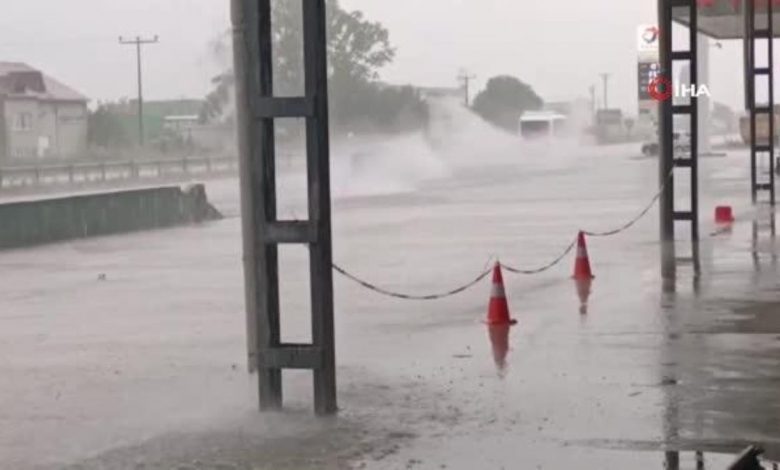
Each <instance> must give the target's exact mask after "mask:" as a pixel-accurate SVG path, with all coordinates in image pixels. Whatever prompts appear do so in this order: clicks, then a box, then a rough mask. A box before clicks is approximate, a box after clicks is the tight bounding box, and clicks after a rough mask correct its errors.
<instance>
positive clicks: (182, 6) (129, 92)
mask: <svg viewBox="0 0 780 470" xmlns="http://www.w3.org/2000/svg"><path fill="white" fill-rule="evenodd" d="M342 4H343V5H344V6H345V7H347V8H348V9H361V10H363V11H364V12H365V13H366V14H367V16H368V17H369V18H371V19H374V20H379V21H382V22H383V23H384V24H385V25H386V26H387V27H388V28H389V30H390V33H391V40H392V42H393V43H394V45H395V46H396V47H397V49H398V55H397V59H396V61H395V63H394V64H392V65H391V66H389V67H388V68H387V69H386V70H384V71H383V73H382V78H383V79H385V80H387V81H390V82H396V83H407V82H408V83H413V84H420V85H437V86H452V85H454V84H455V76H456V74H457V73H458V70H459V69H460V68H462V67H466V68H468V69H469V70H470V71H471V72H473V73H475V74H477V76H478V77H479V79H480V80H479V81H478V83H477V86H481V85H482V84H483V83H484V79H485V78H488V77H490V76H492V75H496V74H500V73H509V74H513V75H516V76H518V77H519V78H521V79H522V80H524V81H526V82H528V83H530V84H531V85H532V86H533V87H534V88H535V89H536V90H537V91H538V92H539V93H540V94H541V95H542V96H543V97H544V98H545V99H546V100H548V101H555V100H565V99H572V98H576V97H585V96H587V94H588V87H589V86H590V85H592V84H598V83H600V82H599V77H598V74H599V73H601V72H609V73H612V79H611V87H610V89H611V92H610V102H611V104H614V105H617V106H620V107H622V108H623V109H625V110H626V111H628V112H629V113H634V112H635V108H636V55H637V53H636V39H635V37H636V28H637V26H638V25H640V24H645V23H654V22H655V11H656V7H655V1H654V0H591V1H583V0H557V1H538V0H392V1H391V0H342ZM228 26H229V1H228V0H25V1H13V2H11V1H5V2H3V13H2V15H0V60H15V61H24V62H28V63H30V64H31V65H33V66H36V67H39V68H41V69H42V70H44V71H46V72H47V73H49V74H51V75H53V76H55V77H57V78H59V79H61V80H62V81H64V82H66V83H67V84H69V85H70V86H72V87H74V88H76V89H78V90H80V91H82V92H83V93H85V94H87V95H88V96H89V97H90V98H92V99H93V100H101V99H116V98H120V97H123V96H128V97H133V96H134V95H135V86H136V85H135V55H134V50H133V49H132V48H130V47H127V46H125V47H120V46H119V45H118V44H117V38H118V36H119V35H125V36H134V35H136V34H142V35H154V34H158V35H159V36H160V41H161V42H160V43H159V44H157V45H153V46H149V47H147V48H146V49H145V55H144V68H145V72H146V73H145V89H146V92H147V96H148V97H149V98H178V97H201V96H203V94H204V93H206V92H207V91H208V89H209V80H210V78H211V77H213V76H214V75H215V74H216V73H217V72H218V71H219V70H220V69H221V68H222V67H224V66H225V65H227V64H225V63H222V64H220V63H219V60H218V59H217V57H215V54H214V53H213V52H212V50H211V48H210V47H209V43H210V42H211V41H212V40H213V39H214V38H215V37H217V36H218V35H219V34H220V33H221V32H224V31H225V30H226V29H227V28H228ZM739 57H740V47H739V45H738V44H726V45H725V46H724V47H723V48H722V49H713V57H712V61H713V71H712V74H713V80H712V88H713V94H714V98H715V100H716V101H723V102H726V103H728V104H730V105H732V106H739V104H740V103H741V96H742V91H741V75H740V74H741V72H740V71H739V68H738V67H739V65H740V62H739ZM599 89H600V87H599Z"/></svg>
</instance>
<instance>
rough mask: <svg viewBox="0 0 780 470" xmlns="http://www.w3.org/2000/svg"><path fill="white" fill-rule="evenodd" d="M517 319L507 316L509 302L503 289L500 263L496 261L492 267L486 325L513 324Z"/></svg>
mask: <svg viewBox="0 0 780 470" xmlns="http://www.w3.org/2000/svg"><path fill="white" fill-rule="evenodd" d="M515 323H517V320H513V319H512V318H510V317H509V304H508V303H507V301H506V292H505V291H504V277H503V276H502V275H501V263H499V262H496V265H495V267H494V268H493V287H492V289H491V291H490V304H488V315H487V324H488V325H514V324H515Z"/></svg>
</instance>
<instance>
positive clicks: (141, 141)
mask: <svg viewBox="0 0 780 470" xmlns="http://www.w3.org/2000/svg"><path fill="white" fill-rule="evenodd" d="M158 42H159V37H158V36H157V35H155V36H154V37H153V38H150V39H145V38H142V37H141V36H136V37H135V39H124V38H123V37H122V36H119V44H121V45H124V46H128V45H135V50H136V58H137V59H136V60H137V66H138V143H139V144H140V145H141V146H142V147H143V145H144V88H143V76H142V71H141V46H144V45H146V44H156V43H158Z"/></svg>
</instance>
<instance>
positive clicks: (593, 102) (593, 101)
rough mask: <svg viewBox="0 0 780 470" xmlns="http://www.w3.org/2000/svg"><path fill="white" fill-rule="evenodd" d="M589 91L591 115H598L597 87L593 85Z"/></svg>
mask: <svg viewBox="0 0 780 470" xmlns="http://www.w3.org/2000/svg"><path fill="white" fill-rule="evenodd" d="M588 90H589V91H590V114H591V115H592V116H595V115H596V85H591V86H590V87H589V88H588Z"/></svg>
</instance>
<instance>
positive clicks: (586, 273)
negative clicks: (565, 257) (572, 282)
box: [573, 232, 594, 280]
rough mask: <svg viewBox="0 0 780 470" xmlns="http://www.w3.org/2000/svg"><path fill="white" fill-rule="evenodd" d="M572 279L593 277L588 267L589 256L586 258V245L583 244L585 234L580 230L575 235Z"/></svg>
mask: <svg viewBox="0 0 780 470" xmlns="http://www.w3.org/2000/svg"><path fill="white" fill-rule="evenodd" d="M573 277H574V279H577V280H583V279H593V277H594V276H593V272H592V271H591V269H590V258H588V247H587V245H586V244H585V234H584V233H583V232H580V233H579V235H577V259H576V260H575V261H574V276H573Z"/></svg>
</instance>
